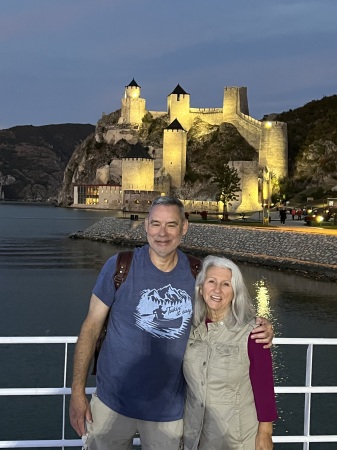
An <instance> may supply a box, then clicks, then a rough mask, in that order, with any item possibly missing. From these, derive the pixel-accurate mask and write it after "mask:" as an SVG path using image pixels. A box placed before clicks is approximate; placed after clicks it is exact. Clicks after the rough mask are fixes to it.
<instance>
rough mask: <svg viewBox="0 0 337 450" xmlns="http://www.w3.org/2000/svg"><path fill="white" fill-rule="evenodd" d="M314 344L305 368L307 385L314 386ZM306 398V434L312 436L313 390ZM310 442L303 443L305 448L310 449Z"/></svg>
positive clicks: (310, 346)
mask: <svg viewBox="0 0 337 450" xmlns="http://www.w3.org/2000/svg"><path fill="white" fill-rule="evenodd" d="M313 350H314V346H313V344H309V345H308V348H307V359H306V370H305V385H306V387H311V386H312V359H313ZM304 395H305V400H304V436H308V437H309V436H310V413H311V392H306V393H305V394H304ZM309 446H310V443H309V442H304V443H303V450H309Z"/></svg>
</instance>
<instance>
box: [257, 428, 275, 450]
mask: <svg viewBox="0 0 337 450" xmlns="http://www.w3.org/2000/svg"><path fill="white" fill-rule="evenodd" d="M272 435H273V422H260V423H259V428H258V431H257V435H256V439H255V450H273V448H274V445H273V440H272Z"/></svg>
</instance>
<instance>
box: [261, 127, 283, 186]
mask: <svg viewBox="0 0 337 450" xmlns="http://www.w3.org/2000/svg"><path fill="white" fill-rule="evenodd" d="M259 163H260V165H261V166H267V167H269V169H270V170H271V172H272V174H273V175H275V176H276V177H277V178H283V177H286V176H287V175H288V137H287V124H286V123H284V122H262V128H261V141H260V151H259Z"/></svg>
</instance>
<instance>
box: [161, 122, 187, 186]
mask: <svg viewBox="0 0 337 450" xmlns="http://www.w3.org/2000/svg"><path fill="white" fill-rule="evenodd" d="M186 148H187V133H186V131H185V130H167V129H165V130H164V139H163V167H164V169H165V171H166V172H167V173H168V174H169V175H170V177H171V185H172V187H173V188H176V189H179V188H181V185H182V182H183V180H184V177H185V173H186Z"/></svg>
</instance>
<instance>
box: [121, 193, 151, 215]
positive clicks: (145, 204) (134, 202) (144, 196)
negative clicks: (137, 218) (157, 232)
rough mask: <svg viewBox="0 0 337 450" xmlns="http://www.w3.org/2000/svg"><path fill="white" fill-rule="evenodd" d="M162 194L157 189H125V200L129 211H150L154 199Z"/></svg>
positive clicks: (124, 204)
mask: <svg viewBox="0 0 337 450" xmlns="http://www.w3.org/2000/svg"><path fill="white" fill-rule="evenodd" d="M159 195H160V192H157V191H134V190H132V189H130V190H126V191H124V202H123V206H125V208H126V210H127V211H133V212H145V211H149V209H150V206H151V203H152V201H153V200H154V199H155V198H156V197H158V196H159Z"/></svg>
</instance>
